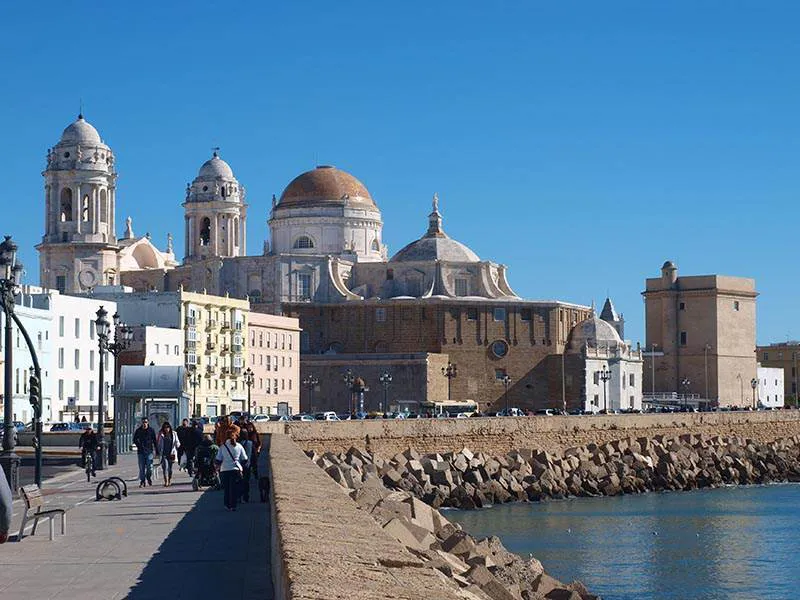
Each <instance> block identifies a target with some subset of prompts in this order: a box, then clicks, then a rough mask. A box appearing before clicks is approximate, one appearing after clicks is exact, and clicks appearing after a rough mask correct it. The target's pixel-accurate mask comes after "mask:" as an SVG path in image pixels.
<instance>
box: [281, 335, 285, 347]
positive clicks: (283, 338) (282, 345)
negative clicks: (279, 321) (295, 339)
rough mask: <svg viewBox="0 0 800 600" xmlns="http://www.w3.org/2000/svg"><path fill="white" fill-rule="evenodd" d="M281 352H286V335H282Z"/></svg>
mask: <svg viewBox="0 0 800 600" xmlns="http://www.w3.org/2000/svg"><path fill="white" fill-rule="evenodd" d="M281 350H286V334H285V333H282V334H281Z"/></svg>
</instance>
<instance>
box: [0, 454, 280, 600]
mask: <svg viewBox="0 0 800 600" xmlns="http://www.w3.org/2000/svg"><path fill="white" fill-rule="evenodd" d="M105 474H107V475H118V476H120V477H122V478H123V479H125V480H126V481H127V482H128V486H129V487H128V497H127V498H123V499H122V500H121V501H100V502H95V500H94V489H95V485H96V484H95V483H94V482H93V483H91V484H89V483H87V482H86V478H85V476H84V474H83V472H82V471H81V470H79V469H77V468H76V469H75V472H74V473H72V472H70V473H68V474H64V475H60V476H58V477H56V478H54V479H52V480H50V481H45V482H44V484H43V488H44V489H45V490H46V492H47V498H48V502H50V503H53V504H54V505H60V506H71V507H72V508H71V510H69V512H68V513H67V535H66V536H65V537H62V536H60V535H57V536H56V538H55V540H54V541H53V542H50V541H49V538H48V534H47V524H46V523H45V524H44V526H43V527H41V528H40V529H39V531H37V534H36V536H33V537H25V539H23V540H22V542H13V541H9V542H8V543H6V544H4V545H2V546H0V598H2V599H3V600H17V599H20V600H22V599H25V600H31V599H35V600H45V599H49V598H64V599H72V598H75V599H81V600H93V599H97V600H100V599H103V600H110V599H116V598H132V599H139V600H144V599H150V598H159V599H164V598H168V599H169V600H179V599H181V600H183V599H192V600H198V599H200V598H220V599H221V598H226V599H227V598H235V599H238V598H247V599H248V600H252V599H255V598H258V599H259V600H261V599H266V600H269V599H271V598H272V597H273V592H272V579H271V567H270V562H269V561H270V556H269V536H270V529H269V528H270V523H269V511H268V508H267V505H266V504H261V503H259V502H258V501H257V500H258V492H257V490H256V489H255V486H253V489H252V493H251V499H252V500H254V502H252V503H250V504H244V505H242V506H240V507H239V510H238V511H237V512H227V511H226V510H225V509H224V507H223V505H222V495H221V494H222V493H221V492H214V491H205V492H193V491H192V488H191V484H190V480H189V477H188V476H187V475H186V474H185V473H183V472H178V471H177V469H176V472H175V474H174V477H173V482H174V483H173V485H172V486H171V487H169V488H165V487H163V486H161V485H160V477H158V478H156V479H157V480H158V481H157V480H154V481H153V486H152V487H148V488H144V489H140V488H139V487H138V485H139V484H138V479H137V468H136V457H135V456H134V457H131V456H122V457H120V461H119V463H118V464H117V465H116V466H114V467H110V468H109V469H108V470H107V471H106V472H105ZM100 477H101V474H100V473H98V479H99V478H100ZM21 511H22V505H21V503H20V502H19V501H18V502H15V505H14V513H15V517H14V522H15V523H16V524H17V528H18V527H19V525H18V524H19V523H20V522H21V518H22V517H21ZM12 531H14V532H16V530H14V529H12ZM56 531H59V529H58V527H56Z"/></svg>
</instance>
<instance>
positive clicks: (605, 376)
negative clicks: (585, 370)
mask: <svg viewBox="0 0 800 600" xmlns="http://www.w3.org/2000/svg"><path fill="white" fill-rule="evenodd" d="M600 379H601V381H602V382H603V410H604V411H605V412H608V392H607V391H606V384H607V383H608V382H609V381H610V380H611V371H609V370H608V369H607V368H606V367H605V366H604V367H603V370H602V371H600Z"/></svg>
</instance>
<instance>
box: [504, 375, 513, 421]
mask: <svg viewBox="0 0 800 600" xmlns="http://www.w3.org/2000/svg"><path fill="white" fill-rule="evenodd" d="M502 382H503V385H504V386H505V388H506V391H505V394H504V396H505V402H506V416H507V417H510V416H511V411H510V409H509V407H508V384H509V383H511V376H510V375H509V374H508V373H506V374H505V375H503V379H502Z"/></svg>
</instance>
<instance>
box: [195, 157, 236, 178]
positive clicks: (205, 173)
mask: <svg viewBox="0 0 800 600" xmlns="http://www.w3.org/2000/svg"><path fill="white" fill-rule="evenodd" d="M197 176H198V177H200V178H203V179H216V178H217V177H222V178H223V179H234V177H233V169H231V166H230V165H229V164H228V163H226V162H225V161H224V160H222V159H221V158H220V157H219V155H218V154H217V153H216V152H214V156H212V157H211V158H210V159H209V160H207V161H206V162H204V163H203V166H202V167H200V172H199V173H198V174H197Z"/></svg>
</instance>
